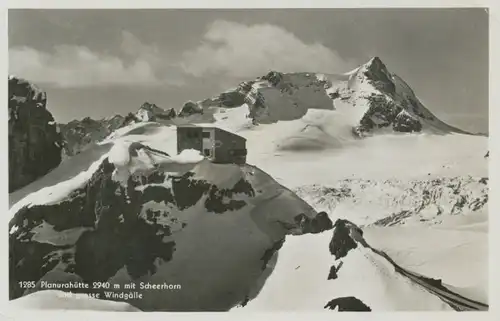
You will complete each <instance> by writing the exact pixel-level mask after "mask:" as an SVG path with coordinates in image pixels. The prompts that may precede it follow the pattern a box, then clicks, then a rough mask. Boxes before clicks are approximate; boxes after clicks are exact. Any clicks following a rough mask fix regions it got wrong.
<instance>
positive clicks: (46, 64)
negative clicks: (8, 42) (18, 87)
mask: <svg viewBox="0 0 500 321" xmlns="http://www.w3.org/2000/svg"><path fill="white" fill-rule="evenodd" d="M122 38H123V40H122V45H121V49H122V51H123V54H124V56H126V57H127V58H128V59H127V60H125V59H123V58H120V57H118V56H113V55H109V54H103V53H98V52H95V51H92V50H90V49H89V48H88V47H85V46H73V45H59V46H55V47H54V48H53V50H52V52H42V51H38V50H36V49H33V48H30V47H15V48H10V49H9V73H10V74H13V75H18V76H20V77H23V78H26V79H29V80H31V81H33V82H35V83H40V84H51V85H54V86H57V87H63V88H76V87H92V86H100V85H105V86H106V85H110V86H116V85H141V86H151V85H165V84H170V85H172V84H177V85H179V84H181V80H180V79H177V80H176V79H174V78H169V77H167V75H157V74H156V71H157V69H160V68H156V67H158V64H160V63H161V61H162V53H160V51H159V50H158V48H156V47H155V46H147V45H144V44H142V43H141V42H140V41H139V40H138V39H137V38H136V37H135V36H134V35H132V34H131V33H128V32H123V34H122ZM129 61H130V62H129Z"/></svg>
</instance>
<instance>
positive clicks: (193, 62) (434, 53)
mask: <svg viewBox="0 0 500 321" xmlns="http://www.w3.org/2000/svg"><path fill="white" fill-rule="evenodd" d="M8 19H9V73H11V74H14V75H17V76H20V77H23V78H26V79H28V80H31V81H33V82H35V83H36V84H38V85H39V86H40V87H42V88H43V89H44V90H46V91H47V94H48V108H49V110H50V111H51V112H52V114H53V115H54V117H55V118H56V120H57V121H60V122H67V121H70V120H72V119H75V118H78V119H80V118H83V117H86V116H90V117H93V118H101V117H106V116H109V115H113V114H117V113H119V114H124V113H126V112H129V111H135V110H137V109H138V108H139V107H140V105H141V104H142V103H143V102H145V101H149V102H152V103H156V104H157V105H159V106H160V107H163V108H169V107H175V108H179V107H180V106H182V104H183V103H184V102H185V101H187V100H200V99H204V98H206V97H209V96H212V95H214V94H217V93H219V92H221V90H224V89H227V88H231V87H233V86H235V85H237V84H238V82H239V81H242V80H247V79H252V78H255V77H257V76H261V75H263V74H265V73H266V72H267V71H268V70H270V69H274V70H279V71H285V72H286V71H309V72H314V71H318V72H331V73H334V72H346V71H349V70H351V69H353V68H354V67H356V66H357V65H359V64H362V63H365V62H366V61H368V60H369V59H370V58H371V57H373V56H379V57H380V58H381V59H382V61H383V62H384V63H385V64H386V65H387V67H388V69H389V70H390V71H391V72H394V73H396V74H398V75H399V76H401V77H402V78H403V79H404V80H405V81H406V82H407V83H408V84H409V85H410V86H411V87H412V88H413V89H414V91H415V92H416V94H417V95H418V96H419V98H420V99H421V100H422V101H423V102H424V104H426V105H427V107H428V108H429V109H431V110H432V111H433V112H434V113H436V114H437V115H438V116H440V117H441V118H443V120H445V121H448V122H449V123H451V124H454V125H458V126H459V127H461V128H464V129H468V130H474V131H487V125H488V14H487V12H486V11H485V10H484V9H376V10H375V9H287V10H283V9H272V10H270V9H265V10H194V9H191V10H166V9H154V10H153V9H151V10H110V9H108V10H9V15H8Z"/></svg>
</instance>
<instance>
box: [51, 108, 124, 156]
mask: <svg viewBox="0 0 500 321" xmlns="http://www.w3.org/2000/svg"><path fill="white" fill-rule="evenodd" d="M124 123H125V117H122V116H119V115H117V116H114V117H112V118H109V119H106V118H105V119H100V120H94V119H92V118H90V117H86V118H84V119H82V120H73V121H71V122H69V123H67V124H58V126H59V130H60V132H61V134H62V136H63V139H64V155H65V156H67V157H71V156H75V155H77V154H80V153H81V152H83V151H84V150H86V149H87V148H89V147H90V146H91V145H92V144H94V143H96V142H99V141H101V140H103V139H104V138H106V137H107V136H108V135H110V134H111V133H112V132H113V131H115V130H116V129H118V128H120V127H122V126H123V125H124Z"/></svg>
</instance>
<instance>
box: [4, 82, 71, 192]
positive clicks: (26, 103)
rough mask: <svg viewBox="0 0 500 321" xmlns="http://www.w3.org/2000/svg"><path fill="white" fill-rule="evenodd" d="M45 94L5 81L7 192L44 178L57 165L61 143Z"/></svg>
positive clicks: (23, 84)
mask: <svg viewBox="0 0 500 321" xmlns="http://www.w3.org/2000/svg"><path fill="white" fill-rule="evenodd" d="M46 105H47V94H46V93H45V92H43V91H41V90H40V89H39V88H37V87H36V86H35V85H33V84H31V83H30V82H28V81H26V80H23V79H19V78H16V77H9V107H8V108H9V192H13V191H15V190H16V189H19V188H21V187H23V186H25V185H27V184H29V183H31V182H33V181H34V180H36V179H37V178H39V177H41V176H43V175H45V174H47V173H48V172H49V171H51V170H52V169H54V168H55V167H57V166H58V165H59V163H60V162H61V149H62V145H63V144H62V139H61V135H60V134H59V132H58V131H57V127H56V125H55V123H54V118H53V117H52V114H51V113H50V112H49V111H48V110H47V106H46Z"/></svg>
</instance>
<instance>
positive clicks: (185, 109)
mask: <svg viewBox="0 0 500 321" xmlns="http://www.w3.org/2000/svg"><path fill="white" fill-rule="evenodd" d="M195 114H203V108H202V107H201V106H200V105H199V104H197V103H195V102H193V101H188V102H186V103H185V104H184V106H182V109H181V111H180V112H179V115H178V116H179V117H188V116H191V115H195Z"/></svg>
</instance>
